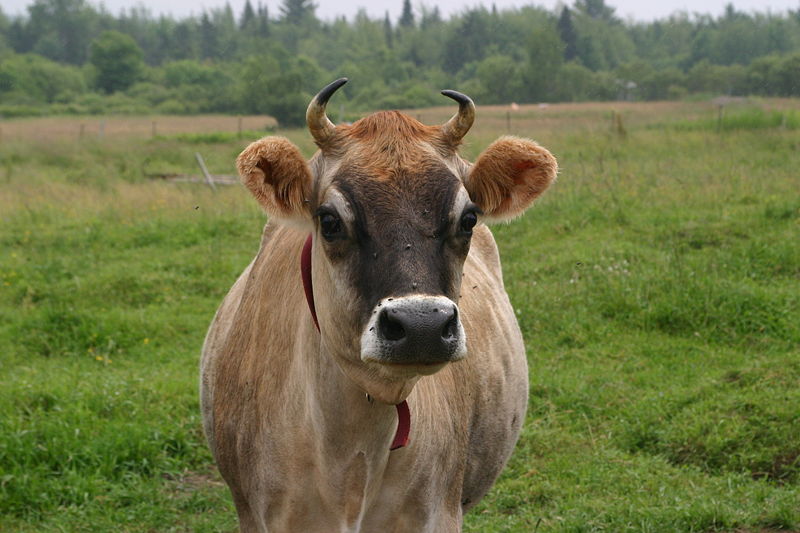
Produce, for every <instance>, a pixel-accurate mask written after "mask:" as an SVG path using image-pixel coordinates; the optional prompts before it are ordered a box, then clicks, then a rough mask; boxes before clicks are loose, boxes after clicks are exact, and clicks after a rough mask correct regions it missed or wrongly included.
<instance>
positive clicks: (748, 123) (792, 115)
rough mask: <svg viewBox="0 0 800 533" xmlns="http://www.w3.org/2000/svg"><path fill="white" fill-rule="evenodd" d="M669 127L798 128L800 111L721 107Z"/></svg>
mask: <svg viewBox="0 0 800 533" xmlns="http://www.w3.org/2000/svg"><path fill="white" fill-rule="evenodd" d="M670 125H671V127H672V128H674V129H676V130H678V131H698V130H700V131H703V130H704V131H736V130H763V129H774V128H783V129H787V130H797V129H800V111H796V110H789V111H777V110H772V111H769V110H765V109H762V108H760V107H745V108H740V109H737V108H735V107H734V108H733V109H731V110H727V109H723V110H721V111H720V110H718V111H716V112H715V115H714V116H711V115H709V116H706V117H703V118H699V119H691V120H677V121H674V122H672V123H671V124H670Z"/></svg>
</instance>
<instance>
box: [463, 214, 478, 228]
mask: <svg viewBox="0 0 800 533" xmlns="http://www.w3.org/2000/svg"><path fill="white" fill-rule="evenodd" d="M477 223H478V215H477V214H475V213H473V212H472V211H467V212H466V213H464V214H463V215H462V216H461V231H463V232H464V233H472V228H474V227H475V224H477Z"/></svg>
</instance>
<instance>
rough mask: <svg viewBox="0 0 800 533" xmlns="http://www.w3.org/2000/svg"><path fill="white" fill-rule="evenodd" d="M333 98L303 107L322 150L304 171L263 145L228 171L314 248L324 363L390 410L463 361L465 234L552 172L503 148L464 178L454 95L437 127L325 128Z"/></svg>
mask: <svg viewBox="0 0 800 533" xmlns="http://www.w3.org/2000/svg"><path fill="white" fill-rule="evenodd" d="M335 83H336V82H335ZM333 85H334V84H332V85H331V86H329V87H327V88H326V89H324V90H323V91H322V92H321V93H320V95H318V96H317V97H316V98H315V100H314V101H312V103H311V106H309V112H308V119H309V127H310V129H311V132H312V134H313V135H314V137H315V140H316V141H317V144H318V145H319V146H320V148H321V150H320V151H319V152H317V154H315V156H314V157H313V158H312V159H311V160H310V161H309V163H308V164H307V163H306V162H305V161H304V160H303V159H302V157H301V156H300V153H299V151H298V150H297V148H295V147H294V145H292V144H291V143H290V142H289V141H287V140H286V139H282V138H279V137H272V138H266V139H262V140H260V141H257V142H255V143H253V144H251V145H250V146H249V147H248V148H247V149H246V150H245V151H244V152H243V153H242V154H241V155H240V156H239V159H238V160H237V165H238V167H239V172H240V174H241V176H242V178H243V180H244V182H245V184H246V185H247V186H248V188H249V189H250V190H251V192H252V193H253V194H254V195H255V196H256V198H257V199H258V200H259V202H260V203H261V204H262V206H263V207H264V208H265V210H266V211H267V213H268V214H269V215H270V216H271V217H274V218H276V219H280V220H283V221H285V222H288V223H291V224H294V225H299V226H301V227H304V228H306V229H307V230H308V231H309V232H310V233H312V234H313V236H314V239H313V240H314V245H313V252H312V254H313V255H312V257H313V259H312V278H313V283H314V297H315V301H316V308H317V315H318V317H319V321H320V329H321V334H322V340H323V345H324V346H325V348H326V351H327V352H329V353H330V354H332V355H333V357H335V358H336V360H337V362H338V363H339V365H340V367H341V368H342V369H343V370H344V371H345V373H346V374H347V375H348V376H349V377H350V378H351V379H353V380H354V381H355V382H356V383H357V384H358V385H359V386H360V387H361V388H362V389H363V390H364V391H365V392H367V393H369V394H370V395H372V396H373V397H375V398H377V399H379V400H381V401H384V402H386V403H398V402H400V401H402V400H403V399H405V397H406V396H407V395H408V394H409V393H410V392H411V389H412V388H413V386H414V384H415V383H416V381H417V380H418V379H419V377H420V376H422V375H426V374H432V373H434V372H436V371H438V370H440V369H441V368H442V367H444V366H445V365H447V364H448V363H451V362H454V361H458V360H459V359H462V358H464V357H466V356H467V342H466V341H467V339H466V335H465V333H464V328H463V327H462V324H461V320H460V311H459V307H458V300H459V292H460V287H461V276H462V269H463V265H464V261H465V260H466V257H467V254H468V252H469V248H470V240H471V237H472V233H473V229H474V228H475V227H476V225H477V224H479V223H480V222H481V221H482V220H504V219H508V218H511V217H514V216H516V215H519V214H521V213H522V212H523V211H524V210H525V209H526V208H527V207H528V206H529V205H530V203H531V202H532V201H533V199H534V198H535V197H536V196H538V195H539V194H541V192H542V191H544V189H545V188H546V187H547V185H549V183H550V182H551V181H552V180H553V179H554V178H555V175H556V163H555V159H554V158H553V156H552V155H550V153H549V152H548V151H547V150H545V149H544V148H541V147H540V146H538V145H537V144H535V143H533V142H532V141H528V140H524V139H518V138H511V137H507V138H502V139H500V140H498V141H496V142H495V143H494V144H493V145H491V146H490V147H489V148H488V149H487V150H486V151H485V152H484V153H483V154H481V156H480V157H479V159H478V160H477V162H476V163H475V165H471V164H470V163H468V162H466V161H464V160H463V159H461V158H460V157H459V156H458V154H457V152H456V148H457V146H458V144H459V142H460V139H461V137H462V136H463V134H464V133H466V130H467V129H469V126H470V125H471V122H472V113H473V111H474V106H473V105H472V102H471V101H470V100H469V99H468V98H466V97H463V96H462V95H458V94H457V93H450V94H449V95H455V97H456V98H458V99H459V100H460V104H461V108H460V111H459V113H458V114H457V115H456V116H455V117H453V119H451V120H450V121H449V122H448V123H447V124H445V125H444V126H441V127H440V126H424V125H423V124H421V123H419V122H417V121H416V120H413V119H411V118H409V117H407V116H405V115H402V114H400V113H397V112H382V113H376V114H373V115H370V116H368V117H366V118H364V119H362V120H360V121H358V122H356V123H355V124H353V125H351V126H339V127H334V126H333V124H331V123H330V121H328V119H327V117H325V115H324V104H325V102H327V98H328V97H329V96H330V93H331V92H332V90H331V87H332V86H333ZM339 85H341V82H340V83H339ZM339 85H336V86H335V87H334V88H333V90H335V89H336V88H338V86H339ZM326 91H327V94H326ZM320 108H321V111H320ZM298 277H299V276H298Z"/></svg>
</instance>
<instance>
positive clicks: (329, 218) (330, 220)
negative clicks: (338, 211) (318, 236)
mask: <svg viewBox="0 0 800 533" xmlns="http://www.w3.org/2000/svg"><path fill="white" fill-rule="evenodd" d="M319 227H320V229H321V230H322V236H323V237H325V238H326V239H327V240H329V241H330V240H333V239H335V238H336V237H339V236H340V235H341V234H342V231H343V230H342V219H341V218H339V217H338V216H336V215H334V214H333V213H323V214H321V215H320V216H319Z"/></svg>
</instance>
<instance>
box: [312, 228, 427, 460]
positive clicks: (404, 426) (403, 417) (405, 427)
mask: <svg viewBox="0 0 800 533" xmlns="http://www.w3.org/2000/svg"><path fill="white" fill-rule="evenodd" d="M312 242H313V239H312V238H311V235H309V236H308V239H306V243H305V245H303V253H301V254H300V275H301V277H302V278H303V290H304V291H305V293H306V302H308V309H309V311H311V318H313V319H314V325H315V326H316V327H317V331H319V320H317V308H316V307H315V306H314V289H313V285H312V283H311V244H312ZM395 407H396V408H397V432H396V433H395V434H394V439H393V440H392V445H391V446H390V447H389V450H396V449H398V448H402V447H403V446H406V445H408V440H409V434H410V433H411V413H410V412H409V409H408V402H406V401H405V400H403V401H402V402H400V403H398V404H396V405H395Z"/></svg>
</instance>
